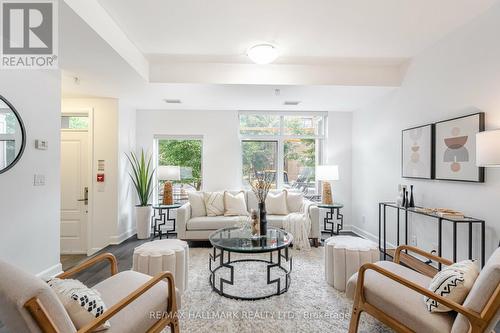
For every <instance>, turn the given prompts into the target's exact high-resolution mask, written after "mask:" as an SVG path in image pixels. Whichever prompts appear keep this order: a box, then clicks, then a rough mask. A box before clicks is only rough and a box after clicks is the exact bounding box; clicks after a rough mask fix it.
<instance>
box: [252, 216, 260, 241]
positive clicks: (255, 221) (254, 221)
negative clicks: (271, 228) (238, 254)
mask: <svg viewBox="0 0 500 333" xmlns="http://www.w3.org/2000/svg"><path fill="white" fill-rule="evenodd" d="M250 220H251V221H252V222H251V223H252V236H259V235H260V231H259V215H258V214H257V211H256V210H255V209H252V211H251V212H250Z"/></svg>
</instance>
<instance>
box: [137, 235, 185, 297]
mask: <svg viewBox="0 0 500 333" xmlns="http://www.w3.org/2000/svg"><path fill="white" fill-rule="evenodd" d="M188 262H189V246H188V244H187V242H185V241H182V240H179V239H162V240H157V241H153V242H148V243H144V244H142V245H140V246H138V247H136V248H135V249H134V257H133V264H132V269H133V270H134V271H136V272H141V273H144V274H148V275H151V276H154V275H156V274H158V273H160V272H164V271H169V272H171V273H172V274H173V275H174V281H175V287H176V288H177V289H178V290H179V292H180V293H181V294H183V293H184V291H185V290H186V288H187V284H188Z"/></svg>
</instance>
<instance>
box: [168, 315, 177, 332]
mask: <svg viewBox="0 0 500 333" xmlns="http://www.w3.org/2000/svg"><path fill="white" fill-rule="evenodd" d="M169 326H170V333H179V321H178V320H177V318H176V319H174V320H173V321H172V322H170V324H169Z"/></svg>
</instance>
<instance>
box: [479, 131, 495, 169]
mask: <svg viewBox="0 0 500 333" xmlns="http://www.w3.org/2000/svg"><path fill="white" fill-rule="evenodd" d="M476 165H477V166H483V167H500V130H494V131H486V132H480V133H477V134H476Z"/></svg>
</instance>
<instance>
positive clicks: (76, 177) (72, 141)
mask: <svg viewBox="0 0 500 333" xmlns="http://www.w3.org/2000/svg"><path fill="white" fill-rule="evenodd" d="M88 155H89V153H88V133H87V131H66V130H63V131H62V133H61V253H64V254H71V253H85V254H86V253H87V215H88V200H86V199H88V186H89V184H88V183H89V178H90V175H89V170H88Z"/></svg>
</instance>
